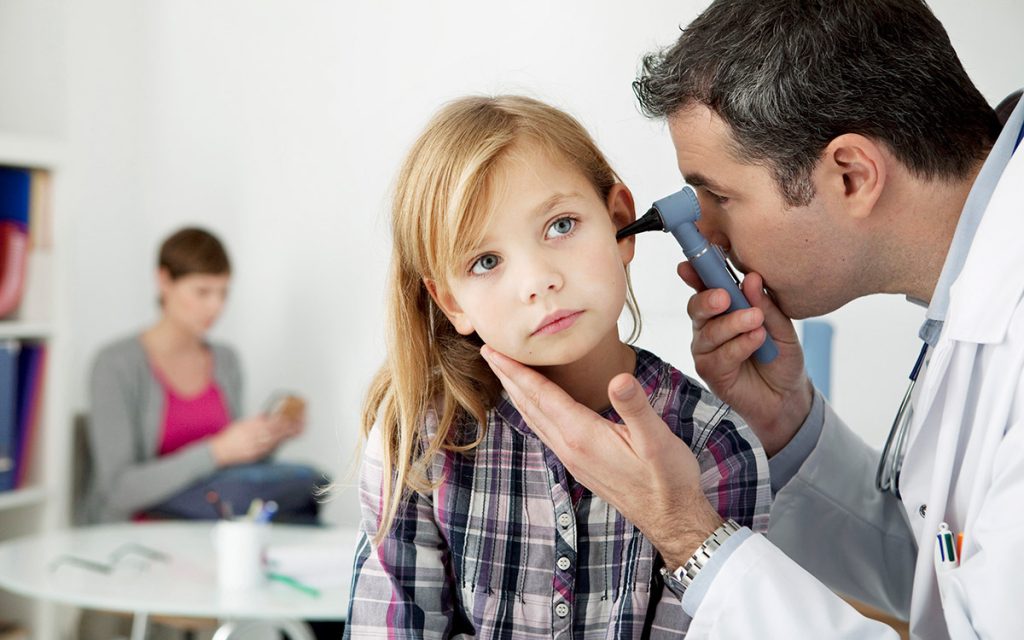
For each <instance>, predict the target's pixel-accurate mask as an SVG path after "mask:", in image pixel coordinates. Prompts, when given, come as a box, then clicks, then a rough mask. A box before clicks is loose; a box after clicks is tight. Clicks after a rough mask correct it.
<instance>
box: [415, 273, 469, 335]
mask: <svg viewBox="0 0 1024 640" xmlns="http://www.w3.org/2000/svg"><path fill="white" fill-rule="evenodd" d="M423 286H424V287H426V289H427V293H429V294H430V298H431V299H432V300H433V301H434V304H436V305H437V308H438V309H440V310H441V313H443V314H444V315H445V317H446V318H448V321H449V322H451V323H452V326H453V327H455V330H456V331H458V332H459V333H460V334H462V335H464V336H468V335H469V334H471V333H473V331H475V329H473V323H472V322H471V321H470V320H469V318H468V317H467V316H466V314H465V312H464V311H463V310H462V307H460V306H459V303H458V301H457V300H456V299H455V296H453V295H452V293H451V291H449V290H448V289H447V288H446V287H444V286H440V285H439V284H438V283H437V282H436V281H435V280H432V279H430V278H423Z"/></svg>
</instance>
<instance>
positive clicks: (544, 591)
mask: <svg viewBox="0 0 1024 640" xmlns="http://www.w3.org/2000/svg"><path fill="white" fill-rule="evenodd" d="M392 213H393V221H392V233H393V236H394V251H393V256H392V266H391V273H390V280H389V284H388V298H389V320H390V322H389V335H388V339H389V347H388V357H387V362H386V364H385V365H384V367H383V368H382V369H381V371H380V372H379V373H378V374H377V377H376V379H375V381H374V383H373V386H372V388H371V390H370V393H369V395H368V398H367V401H366V406H365V410H364V414H363V435H364V437H365V438H366V439H367V446H366V449H365V451H364V460H363V466H362V472H361V483H360V497H361V504H362V526H361V530H362V538H361V542H360V545H359V547H358V551H357V554H356V559H355V566H354V578H353V584H352V596H351V601H350V608H349V618H348V619H349V624H348V627H347V629H346V631H347V632H348V633H349V634H350V635H351V636H352V637H356V638H362V637H389V638H390V637H397V638H406V637H409V638H412V637H416V638H419V637H460V636H477V637H485V638H490V637H515V638H521V637H533V636H538V637H539V636H544V637H552V636H554V635H556V634H561V633H565V634H566V635H567V637H592V636H599V637H615V638H640V637H651V636H656V637H676V636H681V635H683V634H684V633H685V629H686V626H687V621H686V619H685V614H684V613H683V611H682V608H681V607H680V604H679V601H678V600H677V599H676V598H675V597H674V596H673V595H672V594H671V593H670V592H669V591H668V590H667V589H664V588H663V584H662V582H661V579H660V577H659V576H658V569H659V567H660V558H659V557H658V554H657V552H656V550H655V549H654V548H653V546H652V545H651V544H650V542H648V541H647V540H646V539H645V538H644V537H643V535H641V534H640V533H639V532H638V531H637V530H636V529H635V528H634V527H633V526H632V525H631V524H630V523H629V522H628V521H626V520H625V519H624V518H622V516H621V515H619V513H618V512H617V511H615V510H614V509H613V508H611V507H610V506H609V505H608V504H606V503H605V502H603V501H602V500H601V499H600V498H598V497H596V496H594V495H593V494H591V493H590V491H588V490H587V489H586V488H585V487H583V486H581V485H580V484H578V483H577V482H575V481H574V479H573V478H572V477H571V476H570V475H569V474H568V473H567V472H566V470H565V468H564V467H563V466H562V465H561V463H560V462H559V461H558V460H557V459H556V458H555V457H554V455H552V453H551V452H550V451H549V450H547V449H546V448H545V447H544V446H543V445H542V444H541V442H540V440H539V439H538V438H537V437H536V436H534V435H533V434H532V433H531V432H530V429H529V428H528V427H527V425H526V424H525V422H524V420H523V418H522V417H521V416H520V414H519V412H518V411H516V409H515V407H514V406H512V404H511V403H510V402H509V401H508V400H507V399H506V398H505V397H503V395H502V390H501V387H500V385H499V383H498V381H497V380H496V378H495V377H494V375H493V374H492V373H491V371H490V369H489V368H488V367H487V365H486V363H485V362H484V361H483V359H482V358H481V356H480V354H479V349H480V347H481V346H482V345H483V344H484V343H486V344H488V345H490V346H492V347H494V348H495V349H496V350H498V351H500V352H502V353H504V354H506V355H508V356H510V357H512V358H515V359H517V360H519V361H520V362H523V363H525V364H528V365H531V366H534V367H537V368H538V369H539V370H540V371H542V372H543V373H544V374H545V375H546V376H547V377H548V378H550V379H551V380H553V381H555V382H556V383H558V384H559V385H560V386H561V387H563V388H564V389H565V390H566V391H567V392H568V393H569V394H570V395H572V396H573V398H575V399H576V400H577V401H579V402H581V403H583V404H586V405H587V406H589V407H591V408H592V409H594V410H597V411H599V412H603V415H604V416H605V417H607V418H609V419H611V420H613V421H619V420H618V419H617V416H616V415H615V414H614V411H613V410H612V409H611V408H610V402H609V400H608V396H607V387H608V382H609V381H610V380H611V379H612V378H613V377H614V376H615V375H617V374H619V373H622V372H632V373H634V375H636V377H637V379H638V380H640V383H641V384H642V385H643V387H644V389H645V390H646V392H647V395H648V397H649V398H650V402H651V404H652V405H653V406H654V407H655V408H656V409H657V410H658V411H659V413H660V414H661V415H662V416H663V417H664V418H665V421H666V422H667V423H668V424H669V425H670V426H672V427H673V429H674V430H675V432H676V433H677V435H678V436H679V437H680V438H682V439H683V440H684V441H685V442H686V443H687V444H689V445H690V446H691V448H693V449H694V451H696V452H697V453H698V460H699V462H700V464H701V468H702V472H703V473H702V477H703V479H704V486H705V489H706V490H707V493H708V496H709V498H710V500H711V502H712V504H713V505H715V506H716V508H717V509H718V511H719V513H720V514H721V515H722V516H723V517H730V518H733V519H735V520H737V521H738V522H739V523H740V524H743V525H747V526H752V527H753V528H754V529H755V530H762V531H763V530H764V529H765V528H766V526H767V517H768V509H769V500H770V492H769V485H768V472H767V461H766V459H765V457H764V453H763V451H762V450H761V447H760V444H759V443H758V442H757V441H756V439H755V438H754V436H753V435H752V433H751V432H750V431H749V429H748V428H747V426H746V425H745V424H743V423H742V422H740V421H739V420H738V419H736V418H733V417H732V416H730V415H729V413H728V410H723V409H722V404H721V403H720V402H719V401H718V400H716V399H715V398H714V397H713V396H711V395H710V394H709V393H708V392H707V391H705V390H703V389H702V388H701V387H700V386H699V385H698V384H697V383H696V382H694V381H692V380H690V379H687V378H686V377H685V376H683V374H681V373H680V372H679V371H677V370H676V369H674V368H672V367H671V366H670V365H668V364H667V363H665V362H662V361H661V360H660V359H658V358H657V356H655V355H653V354H651V353H649V352H647V351H644V350H642V349H638V348H634V347H631V346H629V345H628V344H625V343H623V342H622V341H621V339H620V338H619V334H618V326H617V320H618V318H619V315H620V313H621V311H622V308H623V306H628V307H629V309H630V312H631V314H632V316H633V319H634V334H635V333H636V330H635V328H636V327H637V326H638V324H639V322H638V315H637V313H636V305H635V302H634V300H633V299H632V295H631V289H630V286H629V281H628V276H627V269H626V268H627V265H628V264H629V262H630V261H631V260H632V257H633V246H634V245H633V240H632V239H627V240H623V241H621V242H616V240H615V232H616V230H617V229H618V228H621V227H623V226H625V225H626V224H628V223H629V222H631V221H632V220H633V219H634V216H635V213H634V209H633V200H632V196H631V195H630V192H629V190H628V189H627V188H626V187H625V186H624V185H623V184H621V183H620V182H618V180H617V178H616V175H615V173H614V172H613V171H612V169H611V168H610V167H609V165H608V163H607V161H606V160H605V158H604V157H603V156H602V154H601V153H600V151H598V149H597V147H596V145H595V144H594V142H593V141H592V140H591V138H590V137H589V136H588V135H587V133H586V131H585V130H584V129H583V128H582V126H580V124H579V123H578V122H576V120H574V119H573V118H571V117H570V116H568V115H566V114H565V113H563V112H561V111H559V110H557V109H555V108H553V107H550V106H547V105H545V104H542V103H540V102H537V101H535V100H532V99H528V98H522V97H514V96H503V97H497V98H464V99H461V100H458V101H456V102H454V103H452V104H450V105H448V106H447V107H445V108H444V109H442V110H441V112H440V113H438V114H437V116H435V118H434V119H433V120H432V121H431V123H430V124H429V125H428V126H427V129H426V131H425V132H424V133H423V134H422V135H421V136H420V138H419V139H418V140H417V142H416V143H415V144H414V145H413V148H412V150H411V151H410V153H409V156H408V158H407V159H406V161H405V165H404V167H403V169H402V171H401V173H400V174H399V179H398V185H397V193H396V195H395V199H394V207H393V212H392Z"/></svg>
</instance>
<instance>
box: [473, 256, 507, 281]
mask: <svg viewBox="0 0 1024 640" xmlns="http://www.w3.org/2000/svg"><path fill="white" fill-rule="evenodd" d="M500 262H501V259H500V258H499V257H498V256H496V255H494V254H493V253H485V254H484V255H482V256H480V257H479V258H477V259H476V260H474V261H473V264H472V265H471V266H470V267H469V272H470V273H472V274H473V275H476V276H481V275H484V274H486V273H487V272H488V271H491V270H493V269H494V268H495V267H497V266H498V264H499V263H500Z"/></svg>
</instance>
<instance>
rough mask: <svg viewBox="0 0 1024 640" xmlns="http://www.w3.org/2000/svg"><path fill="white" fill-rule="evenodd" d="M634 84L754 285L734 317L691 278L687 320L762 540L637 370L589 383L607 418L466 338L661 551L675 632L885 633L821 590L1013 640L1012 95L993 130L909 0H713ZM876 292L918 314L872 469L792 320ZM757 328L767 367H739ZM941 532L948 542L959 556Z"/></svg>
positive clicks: (1020, 330) (1023, 501) (1019, 483)
mask: <svg viewBox="0 0 1024 640" xmlns="http://www.w3.org/2000/svg"><path fill="white" fill-rule="evenodd" d="M635 90H636V92H637V95H638V97H639V99H640V102H641V105H642V107H643V108H644V110H645V111H646V112H647V113H648V114H650V115H652V116H661V117H665V118H667V121H668V125H669V130H670V132H671V135H672V140H673V143H674V145H675V148H676V152H677V161H678V165H679V169H680V171H681V172H682V174H683V176H684V177H685V178H686V180H687V181H688V182H689V183H690V184H691V185H694V186H695V187H697V188H698V191H699V192H700V194H701V205H702V207H703V210H704V219H703V222H702V225H703V230H704V231H705V232H706V233H707V234H709V235H710V236H711V239H712V240H713V241H716V242H717V243H719V244H720V245H722V246H723V247H724V248H725V249H726V250H727V251H728V253H729V255H730V257H731V258H732V260H733V262H734V263H735V264H736V265H737V266H738V267H740V268H741V269H742V270H743V271H744V272H746V273H747V274H748V275H747V277H746V279H745V281H744V286H743V289H744V292H745V294H746V295H747V297H748V298H749V299H750V301H751V303H752V304H753V305H754V307H755V308H754V309H752V310H747V311H737V312H735V313H731V314H727V315H718V314H720V313H722V312H723V311H724V310H725V309H726V307H727V297H726V295H725V293H724V292H723V291H721V290H705V291H699V292H698V293H697V294H696V295H695V296H693V298H692V299H691V301H690V304H689V307H688V310H689V314H690V316H691V318H692V320H693V326H694V339H693V343H692V351H693V355H694V358H695V362H696V366H697V370H698V371H699V372H700V374H701V375H702V377H703V378H704V379H705V380H706V381H707V383H708V384H709V386H710V387H711V388H712V390H714V391H715V392H716V393H717V394H718V395H719V396H720V397H721V398H723V399H724V400H725V401H727V402H728V403H729V404H730V405H731V406H732V408H733V410H734V411H735V412H737V413H738V414H740V415H741V416H742V417H743V418H745V419H746V420H747V421H748V422H749V424H750V426H751V427H753V428H754V429H755V430H756V431H757V433H758V434H759V436H760V437H761V440H762V442H763V443H764V446H765V449H766V450H767V452H768V453H769V455H770V456H771V466H772V482H773V488H774V489H775V490H776V491H777V494H776V498H777V499H776V502H775V505H774V507H773V509H772V514H771V515H772V519H773V525H772V529H771V531H770V533H769V537H768V538H767V539H766V538H764V537H762V536H760V535H757V534H753V533H751V532H750V531H749V530H746V529H737V528H736V527H733V526H731V525H730V523H723V522H722V521H721V519H720V518H718V517H717V516H716V515H715V513H714V510H713V509H711V508H710V505H708V503H707V501H706V500H705V499H704V498H703V496H702V494H701V492H700V490H699V485H698V473H699V470H698V468H697V466H696V464H695V461H694V458H693V456H692V455H691V454H690V452H689V450H687V449H686V448H685V446H679V445H678V441H675V442H673V439H672V438H671V437H670V433H669V431H668V429H667V428H666V427H665V426H664V424H663V423H662V422H661V421H660V420H659V419H658V418H657V416H655V415H654V413H653V412H652V411H651V410H650V408H649V407H648V406H647V404H646V402H645V401H644V396H643V394H642V393H638V391H639V389H638V387H637V384H636V382H635V381H634V380H633V379H632V378H631V377H629V376H627V375H622V376H619V377H618V378H616V379H614V380H612V382H611V383H610V385H609V396H610V398H611V400H612V403H613V404H614V406H615V407H616V409H617V410H618V411H619V413H620V415H622V416H623V418H624V420H625V422H626V428H619V429H611V428H607V427H608V425H607V424H606V423H604V422H603V421H602V420H601V419H600V418H598V416H596V415H595V414H593V413H591V412H589V411H588V410H586V409H585V408H583V407H581V406H579V405H576V404H574V403H573V402H572V401H571V400H570V399H569V398H568V397H567V396H566V395H565V394H564V393H562V392H561V390H560V389H558V388H557V387H555V386H554V385H553V384H552V383H550V382H549V381H547V380H545V379H544V378H543V377H542V376H540V375H539V374H537V373H536V372H534V371H532V370H530V369H527V368H525V367H523V366H521V365H519V364H518V363H515V362H513V361H511V360H510V359H508V358H506V357H504V356H502V355H501V354H498V353H496V352H494V351H493V350H491V349H489V348H488V347H484V349H483V354H484V356H485V357H486V358H487V359H488V362H489V363H490V364H491V366H492V368H493V369H494V370H495V372H496V373H497V375H498V376H499V377H500V378H501V380H502V382H503V384H504V386H505V388H506V390H507V391H508V392H509V394H510V396H511V397H512V398H513V400H514V401H515V402H516V404H517V405H518V406H519V408H520V409H521V410H522V411H523V413H524V415H526V416H527V419H528V421H529V422H530V424H531V426H532V427H533V429H534V430H535V431H536V432H537V433H538V435H540V437H541V438H542V439H543V440H544V441H545V442H546V443H547V444H548V445H549V446H550V447H551V448H552V449H553V450H554V451H555V452H556V453H557V454H558V456H559V457H560V458H561V459H562V461H563V462H564V463H565V464H566V466H567V467H568V468H569V470H570V471H571V472H572V473H573V474H574V475H575V476H576V477H577V478H578V479H579V480H580V481H581V482H583V483H584V484H585V485H587V486H588V487H590V488H591V489H592V490H594V491H595V492H596V493H598V494H599V495H601V496H602V497H604V498H605V499H607V500H608V501H609V502H610V503H612V504H614V505H615V506H616V507H618V508H619V509H620V511H622V513H623V514H625V515H626V516H627V517H628V518H630V519H631V520H632V521H633V522H634V523H636V525H637V526H638V527H639V528H640V529H641V530H642V531H643V532H644V533H645V534H646V535H647V536H648V537H649V538H650V539H651V540H652V542H653V543H654V544H655V546H656V547H657V548H658V549H659V550H660V551H661V552H662V555H663V557H664V560H665V564H666V569H667V572H666V574H667V575H665V586H666V587H667V588H669V589H672V590H673V591H674V592H676V593H677V594H681V598H682V606H683V608H684V609H685V610H686V611H687V612H688V613H689V614H690V615H692V616H693V621H692V623H691V625H690V628H689V635H688V637H690V638H754V637H765V636H768V637H777V638H815V639H817V638H857V639H862V638H889V637H895V633H894V632H893V631H892V630H891V629H889V628H888V627H885V626H883V625H881V624H880V623H877V622H874V621H871V620H868V619H866V618H863V617H861V616H860V615H859V614H858V613H857V612H856V611H855V610H854V609H853V608H852V607H851V606H849V605H848V604H846V602H845V601H844V600H842V599H841V598H840V597H838V596H837V595H835V592H839V593H842V594H844V595H847V596H850V597H852V598H856V599H858V600H861V601H864V602H867V603H869V604H872V605H875V606H877V607H880V608H882V609H884V610H887V611H889V612H892V613H895V614H896V615H898V616H900V617H902V618H904V619H909V621H910V632H911V635H912V636H914V637H919V638H929V639H931V638H946V637H952V638H976V637H978V638H980V637H985V638H994V637H1002V638H1005V637H1015V638H1016V637H1021V634H1024V381H1022V374H1024V151H1020V150H1019V149H1018V145H1019V144H1020V138H1021V136H1022V132H1021V128H1022V125H1024V107H1022V106H1019V107H1017V108H1016V110H1014V111H1013V112H1012V114H1011V115H1009V119H1008V121H1007V122H1006V123H1005V126H1001V125H1000V122H999V120H998V119H997V117H996V114H995V113H994V112H993V110H992V109H991V108H990V107H989V106H988V105H987V104H986V102H985V100H984V99H983V98H982V96H981V94H980V93H979V92H978V90H977V89H976V88H975V87H974V85H973V84H972V83H971V81H970V80H969V79H968V77H967V75H966V73H965V72H964V70H963V68H962V66H961V64H960V62H959V60H958V59H957V56H956V54H955V52H954V51H953V49H952V47H951V45H950V42H949V39H948V36H947V35H946V33H945V31H944V29H943V28H942V26H941V25H940V24H939V22H938V20H937V19H936V18H935V16H934V15H933V14H932V13H931V12H930V10H929V9H928V8H927V6H926V5H925V4H924V3H923V2H919V1H917V0H829V1H828V2H815V1H812V0H750V1H744V0H719V1H717V2H715V3H713V4H712V5H711V6H710V7H709V8H708V9H707V10H706V11H705V12H704V13H703V14H702V15H700V16H699V17H698V18H697V19H696V20H695V21H694V22H693V23H692V24H690V25H689V26H688V27H687V28H686V29H685V30H684V31H683V33H682V35H681V37H680V38H679V40H678V41H677V42H676V43H675V45H674V46H672V47H671V48H669V49H667V50H665V51H663V52H660V53H658V54H655V55H652V56H648V57H647V58H646V59H645V61H644V65H643V69H642V71H641V74H640V77H639V79H638V80H637V82H636V83H635ZM679 271H680V275H681V276H682V278H683V279H684V280H685V281H686V282H688V283H689V284H690V285H692V286H694V287H695V288H697V289H698V290H700V289H701V287H699V286H698V285H699V282H698V281H697V279H696V278H695V276H694V274H693V272H692V271H691V270H690V269H689V267H688V266H687V265H685V264H684V265H681V266H680V269H679ZM766 291H767V294H766V293H765V292H766ZM872 293H900V294H903V295H905V296H906V297H907V298H908V300H910V301H911V302H913V303H916V304H919V305H921V306H923V307H926V308H927V312H926V320H925V322H924V325H923V326H922V327H921V331H920V338H921V340H922V343H923V347H922V353H923V356H922V357H921V358H920V361H921V362H920V366H915V367H914V369H915V370H916V375H915V376H914V377H915V378H916V379H917V383H916V385H915V386H914V387H913V390H912V392H908V395H909V398H910V400H909V406H908V407H904V408H903V410H901V411H900V412H899V417H898V418H897V420H896V423H895V424H894V427H893V436H892V442H891V445H890V446H889V447H888V451H887V455H886V456H884V457H883V459H882V460H880V459H879V458H880V456H879V453H878V452H877V451H875V450H873V449H872V448H871V447H869V446H868V445H867V444H865V443H864V442H863V441H862V440H861V439H860V438H859V437H857V436H856V435H854V433H853V432H852V431H851V430H850V429H849V428H848V427H847V426H846V425H845V424H844V423H843V422H842V421H841V420H840V419H839V417H838V416H836V415H835V414H834V413H833V412H832V410H831V408H830V407H829V406H828V405H827V403H826V402H825V401H824V400H823V398H822V396H821V395H820V394H819V393H817V392H816V391H814V389H813V387H812V386H811V384H810V382H809V381H808V378H807V376H806V374H805V373H804V367H803V358H802V353H801V350H800V346H799V344H798V342H797V339H796V334H795V332H794V329H793V325H792V322H791V321H790V320H789V318H803V317H808V316H816V315H821V314H824V313H828V312H830V311H832V310H834V309H837V308H839V307H841V306H842V305H844V304H845V303H847V302H849V301H850V300H853V299H855V298H858V297H860V296H864V295H868V294H872ZM766 331H767V332H768V333H770V334H771V335H772V336H773V338H774V339H775V340H776V342H777V343H778V346H779V352H780V355H779V357H778V358H777V359H776V360H775V361H774V362H772V363H771V364H769V365H759V364H757V363H756V362H755V361H753V360H750V359H748V357H749V356H750V354H751V353H752V352H753V351H754V350H755V348H756V347H758V346H759V345H760V344H761V343H762V341H763V340H764V336H765V332H766ZM909 339H913V337H912V336H908V340H909ZM880 364H881V363H880ZM911 364H913V363H909V362H908V363H906V367H907V369H908V371H909V370H910V368H911ZM864 401H866V402H870V401H871V398H864ZM896 409H897V408H896V407H893V412H894V413H895V412H896ZM942 523H946V524H947V525H948V528H949V529H950V530H951V531H952V532H953V533H954V534H955V533H959V532H963V533H964V538H963V544H962V548H961V550H960V554H959V557H958V558H957V559H956V560H953V559H946V560H945V561H943V557H942V556H939V555H938V551H937V543H936V539H937V534H938V532H939V528H940V525H941V524H942Z"/></svg>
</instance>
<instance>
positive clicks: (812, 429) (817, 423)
mask: <svg viewBox="0 0 1024 640" xmlns="http://www.w3.org/2000/svg"><path fill="white" fill-rule="evenodd" d="M824 424H825V398H824V397H823V396H822V395H821V393H820V392H819V391H818V390H817V389H815V390H814V398H813V400H811V412H810V413H808V414H807V418H806V419H805V420H804V423H803V424H802V425H801V426H800V429H799V430H798V431H797V432H796V435H795V436H793V439H792V440H790V441H789V444H787V445H786V446H785V447H783V448H782V450H780V451H779V452H778V453H776V454H775V455H774V456H772V457H771V458H769V459H768V466H769V468H770V469H771V478H772V495H775V494H776V493H778V492H779V491H780V490H781V489H782V487H784V486H786V484H787V483H788V482H789V481H790V480H792V479H793V476H795V475H796V472H797V471H799V470H800V467H801V466H803V464H804V461H806V460H807V458H808V456H810V455H811V452H812V451H814V447H816V446H817V445H818V439H819V438H820V437H821V429H822V427H823V426H824Z"/></svg>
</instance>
